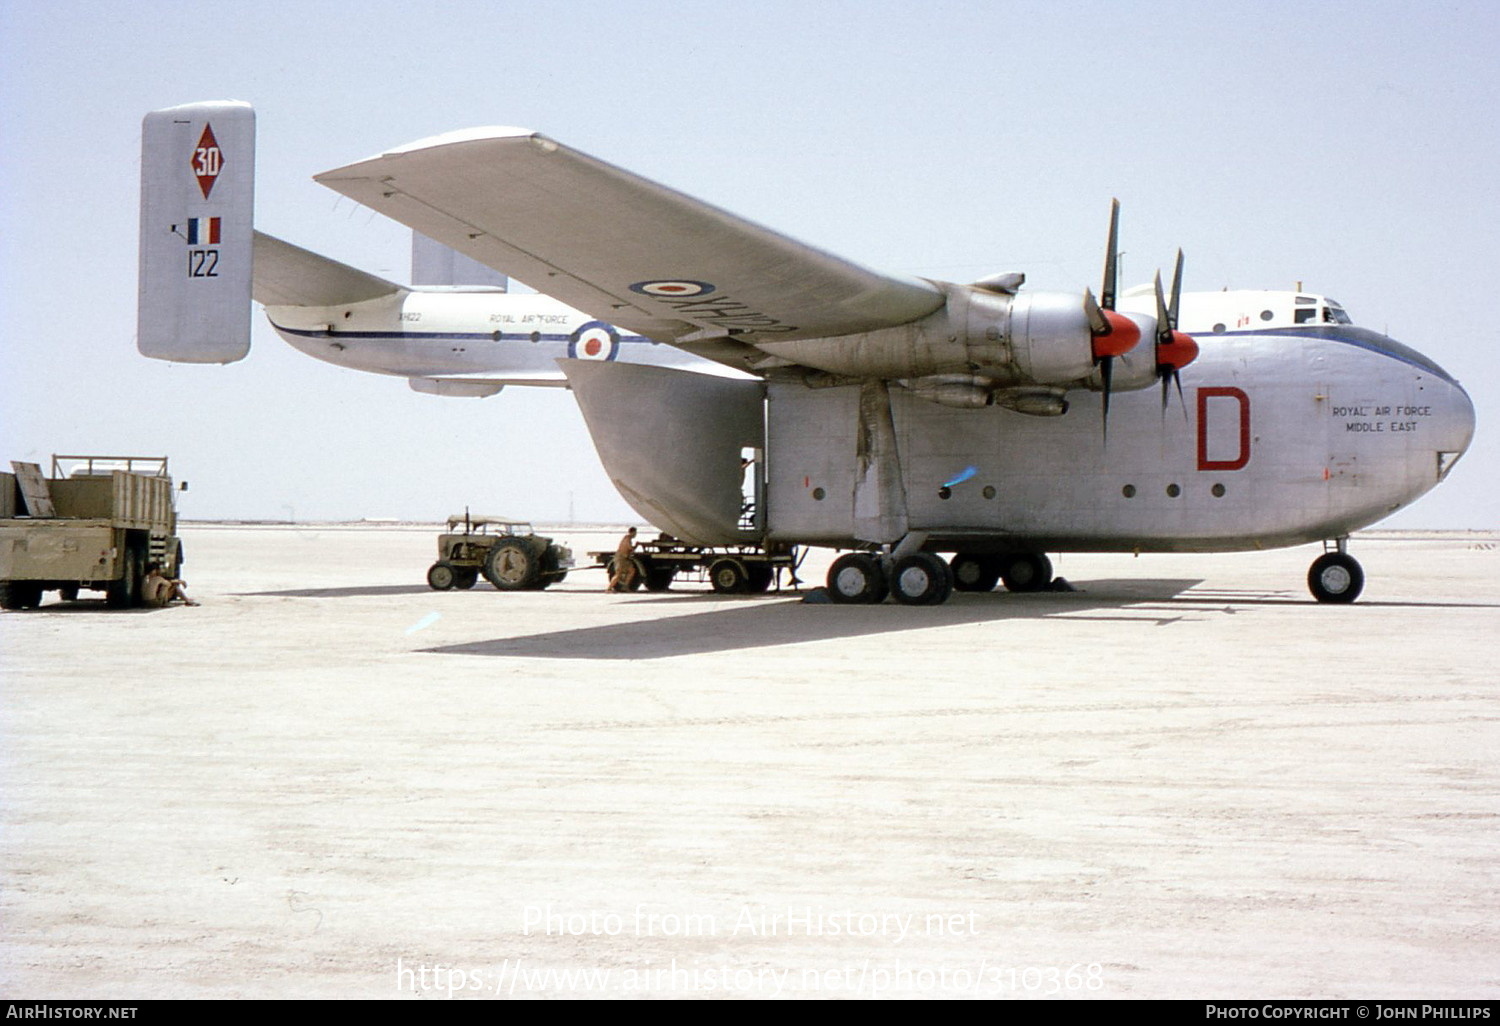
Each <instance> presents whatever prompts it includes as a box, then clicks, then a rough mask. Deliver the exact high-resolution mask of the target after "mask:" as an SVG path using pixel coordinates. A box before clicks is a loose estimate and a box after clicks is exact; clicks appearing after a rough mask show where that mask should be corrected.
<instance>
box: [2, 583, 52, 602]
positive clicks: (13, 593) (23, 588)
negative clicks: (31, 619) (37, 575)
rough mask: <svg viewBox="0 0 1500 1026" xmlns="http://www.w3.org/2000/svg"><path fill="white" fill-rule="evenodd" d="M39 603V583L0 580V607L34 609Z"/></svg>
mask: <svg viewBox="0 0 1500 1026" xmlns="http://www.w3.org/2000/svg"><path fill="white" fill-rule="evenodd" d="M41 604H42V586H41V585H39V584H33V583H31V582H30V581H5V582H0V609H35V608H36V607H37V606H39V605H41Z"/></svg>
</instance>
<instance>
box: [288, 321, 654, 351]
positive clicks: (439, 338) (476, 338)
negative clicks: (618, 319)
mask: <svg viewBox="0 0 1500 1026" xmlns="http://www.w3.org/2000/svg"><path fill="white" fill-rule="evenodd" d="M271 327H273V328H275V329H276V330H277V331H281V332H285V333H286V334H288V335H296V336H298V337H299V338H337V339H349V340H352V341H356V342H357V341H359V340H360V339H369V340H371V341H375V340H380V341H390V340H392V339H395V340H399V341H403V342H527V343H530V342H531V336H532V334H533V332H530V331H502V332H501V333H500V337H499V338H498V339H497V338H496V337H495V333H494V332H493V331H324V330H322V329H321V328H319V329H309V328H285V327H282V326H281V325H280V324H277V323H276V322H275V321H271ZM572 340H573V334H572V332H569V333H568V334H566V335H558V334H554V333H550V332H543V333H541V335H540V337H539V338H537V341H538V342H571V341H572ZM620 341H621V342H622V343H623V342H630V343H645V344H646V345H652V346H654V345H658V344H659V343H656V342H653V341H651V340H650V339H649V338H647V337H646V336H644V335H621V336H620Z"/></svg>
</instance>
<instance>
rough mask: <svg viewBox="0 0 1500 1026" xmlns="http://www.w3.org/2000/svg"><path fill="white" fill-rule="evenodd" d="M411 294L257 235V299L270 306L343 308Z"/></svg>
mask: <svg viewBox="0 0 1500 1026" xmlns="http://www.w3.org/2000/svg"><path fill="white" fill-rule="evenodd" d="M405 291H408V290H407V289H405V288H403V287H402V286H400V285H397V284H395V283H394V282H389V281H386V280H385V279H384V278H379V277H376V276H375V275H373V274H367V273H366V272H364V271H361V270H359V269H357V268H354V267H350V266H349V265H348V264H341V263H339V262H338V261H337V260H331V259H329V258H328V257H325V256H320V255H319V254H317V253H314V252H312V251H311V250H306V249H303V248H302V247H301V246H294V245H292V244H291V243H290V242H283V241H282V240H281V239H278V238H276V237H274V236H271V235H267V234H266V233H265V232H256V233H255V280H254V287H253V295H254V297H255V301H256V302H257V303H264V304H265V305H266V306H341V305H343V304H345V303H360V302H364V301H365V300H367V299H378V298H380V297H381V296H390V295H395V294H396V293H399V292H405Z"/></svg>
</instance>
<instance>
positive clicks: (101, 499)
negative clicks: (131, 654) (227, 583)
mask: <svg viewBox="0 0 1500 1026" xmlns="http://www.w3.org/2000/svg"><path fill="white" fill-rule="evenodd" d="M11 468H12V470H13V473H3V472H0V608H4V609H31V608H35V607H36V606H38V605H40V604H41V601H42V594H43V593H44V592H47V591H57V592H59V593H60V594H61V595H62V597H63V599H64V600H65V601H71V600H73V599H76V598H77V597H78V593H79V592H80V591H83V590H92V591H102V592H104V594H105V598H106V600H107V601H108V603H109V605H111V606H114V607H117V608H124V607H128V606H134V605H137V604H138V603H139V602H140V600H141V589H142V581H143V580H144V578H145V576H146V568H147V567H148V566H150V565H151V564H153V563H155V564H157V565H159V566H160V567H161V569H162V572H163V573H165V574H166V575H167V576H169V577H176V576H178V572H179V570H180V569H181V566H182V562H183V556H182V542H181V540H180V539H179V538H178V537H177V510H176V508H175V506H174V505H173V497H174V491H173V486H172V479H171V477H170V476H169V475H168V473H167V458H166V457H165V456H146V457H142V456H53V457H52V472H51V476H50V477H44V476H43V475H42V469H41V467H40V466H38V465H37V464H35V463H23V462H12V463H11ZM184 487H185V486H184Z"/></svg>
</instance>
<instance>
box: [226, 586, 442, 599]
mask: <svg viewBox="0 0 1500 1026" xmlns="http://www.w3.org/2000/svg"><path fill="white" fill-rule="evenodd" d="M431 590H432V589H431V588H429V587H427V586H426V585H425V584H370V585H365V586H363V587H350V588H289V589H287V590H285V591H239V592H235V593H234V594H235V595H236V596H238V597H240V598H373V597H379V596H381V595H426V594H427V593H428V592H429V591H431Z"/></svg>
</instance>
